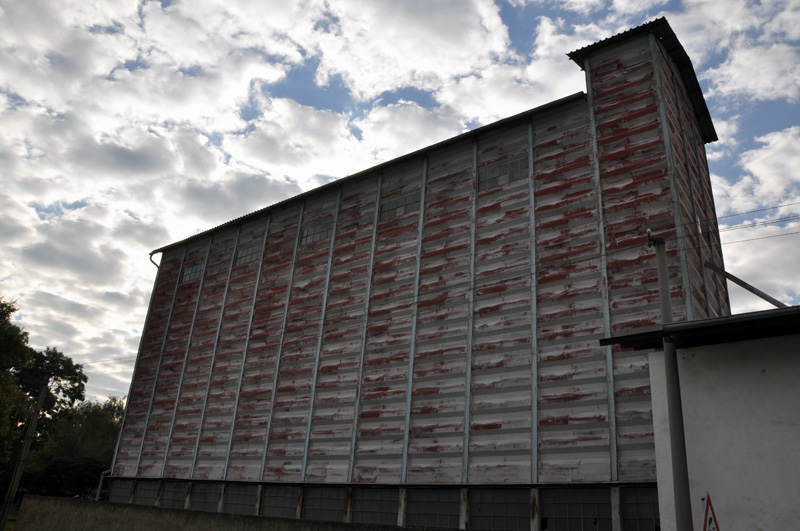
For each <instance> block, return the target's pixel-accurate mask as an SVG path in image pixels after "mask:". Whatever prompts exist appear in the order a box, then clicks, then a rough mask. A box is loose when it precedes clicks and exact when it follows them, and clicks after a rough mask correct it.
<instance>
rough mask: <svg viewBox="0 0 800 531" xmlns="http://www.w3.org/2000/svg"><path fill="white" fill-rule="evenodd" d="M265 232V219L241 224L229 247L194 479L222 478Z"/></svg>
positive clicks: (226, 459)
mask: <svg viewBox="0 0 800 531" xmlns="http://www.w3.org/2000/svg"><path fill="white" fill-rule="evenodd" d="M266 228H267V220H266V219H264V220H259V221H257V222H255V223H250V224H248V225H245V226H243V227H242V228H241V232H240V234H239V237H238V243H237V246H236V248H235V249H231V251H232V253H231V255H230V257H229V258H231V259H233V260H235V261H234V263H233V268H232V270H231V273H230V280H229V282H228V289H227V295H226V297H225V308H224V311H223V314H222V317H221V322H220V331H219V341H218V344H217V350H216V354H215V357H214V365H213V367H212V370H211V373H210V380H209V387H208V391H207V398H206V406H205V413H204V417H203V425H202V429H201V435H200V438H199V445H198V454H197V457H196V464H195V470H194V478H196V479H221V478H224V476H225V465H226V462H227V461H228V451H229V441H230V437H231V426H232V424H233V416H234V415H235V412H236V397H237V391H238V388H239V378H240V373H241V366H242V362H243V356H244V350H245V344H246V340H247V337H246V335H247V331H248V325H249V323H250V314H251V310H252V304H253V296H254V292H255V282H256V277H257V271H258V268H259V267H260V263H261V261H260V258H261V251H262V244H263V239H264V232H265V230H266ZM253 248H255V249H257V250H258V252H257V254H256V257H257V258H258V259H256V260H251V261H247V262H244V263H239V261H240V260H239V257H240V256H241V254H240V253H241V252H242V251H244V252H247V251H251V250H252V249H253Z"/></svg>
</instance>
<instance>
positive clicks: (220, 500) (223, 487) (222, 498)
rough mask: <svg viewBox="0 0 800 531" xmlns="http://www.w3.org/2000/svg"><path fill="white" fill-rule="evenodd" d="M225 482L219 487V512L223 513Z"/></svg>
mask: <svg viewBox="0 0 800 531" xmlns="http://www.w3.org/2000/svg"><path fill="white" fill-rule="evenodd" d="M225 485H226V484H225V483H220V488H219V501H217V512H218V513H221V512H224V511H225V496H226V493H225Z"/></svg>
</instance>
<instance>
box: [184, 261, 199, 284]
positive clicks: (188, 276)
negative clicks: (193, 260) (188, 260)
mask: <svg viewBox="0 0 800 531" xmlns="http://www.w3.org/2000/svg"><path fill="white" fill-rule="evenodd" d="M202 275H203V266H202V265H201V264H196V265H193V266H187V267H184V268H183V277H182V278H181V282H191V281H192V280H197V279H198V278H200V277H201V276H202Z"/></svg>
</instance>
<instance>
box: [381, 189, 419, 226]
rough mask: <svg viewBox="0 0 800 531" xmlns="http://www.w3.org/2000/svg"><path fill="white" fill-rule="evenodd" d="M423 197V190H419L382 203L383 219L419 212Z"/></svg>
mask: <svg viewBox="0 0 800 531" xmlns="http://www.w3.org/2000/svg"><path fill="white" fill-rule="evenodd" d="M421 198H422V192H420V191H417V192H413V193H411V194H407V195H404V196H403V197H398V198H397V199H392V200H391V201H386V202H384V203H381V221H386V220H387V219H392V218H396V217H398V216H402V215H403V214H409V213H411V212H418V211H419V203H420V199H421Z"/></svg>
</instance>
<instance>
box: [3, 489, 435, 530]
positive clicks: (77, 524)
mask: <svg viewBox="0 0 800 531" xmlns="http://www.w3.org/2000/svg"><path fill="white" fill-rule="evenodd" d="M16 528H17V529H19V530H20V531H39V530H41V531H51V530H53V529H58V530H59V531H117V530H119V531H133V530H136V529H148V530H150V529H157V530H163V531H172V530H174V531H183V530H184V529H191V530H192V531H250V530H253V531H255V530H258V531H264V530H269V531H339V530H348V531H358V530H361V531H367V530H386V531H389V530H391V531H397V530H398V529H403V528H398V527H395V526H380V525H375V524H370V525H363V524H344V523H337V522H316V521H312V520H284V519H278V518H266V517H262V516H242V515H232V514H217V513H207V512H203V511H182V510H176V509H162V508H157V507H143V506H139V505H123V504H119V503H108V502H95V501H89V500H74V499H71V498H44V497H38V496H26V497H25V498H24V499H23V501H22V507H21V508H20V511H19V515H18V516H17V526H16ZM414 529H415V530H417V531H419V530H420V529H423V528H414Z"/></svg>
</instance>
